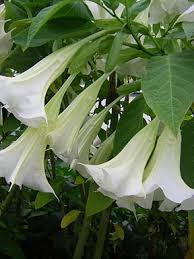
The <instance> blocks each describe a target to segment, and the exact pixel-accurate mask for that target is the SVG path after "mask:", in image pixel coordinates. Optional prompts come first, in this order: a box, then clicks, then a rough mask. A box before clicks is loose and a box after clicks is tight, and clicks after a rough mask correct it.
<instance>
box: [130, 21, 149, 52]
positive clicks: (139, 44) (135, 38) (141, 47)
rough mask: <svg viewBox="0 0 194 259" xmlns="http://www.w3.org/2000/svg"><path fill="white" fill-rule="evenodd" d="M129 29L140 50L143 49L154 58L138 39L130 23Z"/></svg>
mask: <svg viewBox="0 0 194 259" xmlns="http://www.w3.org/2000/svg"><path fill="white" fill-rule="evenodd" d="M128 29H129V31H130V33H131V35H132V36H133V38H134V40H135V41H136V43H137V45H138V46H139V49H141V50H142V51H143V52H145V53H146V54H148V55H149V56H153V53H151V52H150V51H149V50H148V49H146V48H145V47H144V46H143V44H142V43H141V40H140V39H139V38H138V36H137V35H136V34H135V33H134V31H133V30H132V27H131V25H130V23H128Z"/></svg>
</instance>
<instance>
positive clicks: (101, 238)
mask: <svg viewBox="0 0 194 259" xmlns="http://www.w3.org/2000/svg"><path fill="white" fill-rule="evenodd" d="M110 212H111V207H110V208H108V209H106V210H104V211H103V212H102V215H101V219H100V226H99V230H98V235H97V242H96V247H95V251H94V256H93V259H101V258H102V255H103V251H104V243H105V239H106V234H107V229H108V224H109V216H110Z"/></svg>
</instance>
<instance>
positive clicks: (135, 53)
mask: <svg viewBox="0 0 194 259" xmlns="http://www.w3.org/2000/svg"><path fill="white" fill-rule="evenodd" d="M138 57H141V58H148V55H147V54H145V53H144V52H143V51H141V50H138V49H133V48H126V49H122V50H121V51H120V53H119V58H118V60H117V64H123V63H125V62H128V61H129V60H132V59H135V58H138Z"/></svg>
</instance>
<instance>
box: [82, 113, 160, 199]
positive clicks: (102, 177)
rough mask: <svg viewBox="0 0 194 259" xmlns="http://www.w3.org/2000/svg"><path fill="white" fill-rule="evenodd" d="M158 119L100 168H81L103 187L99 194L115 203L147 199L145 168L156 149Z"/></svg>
mask: <svg viewBox="0 0 194 259" xmlns="http://www.w3.org/2000/svg"><path fill="white" fill-rule="evenodd" d="M158 127H159V121H158V119H157V118H156V119H154V120H153V121H152V122H151V123H150V124H148V125H147V126H146V127H144V128H143V129H142V130H141V131H139V132H138V133H137V134H136V135H135V136H134V137H133V138H132V139H131V140H130V141H129V143H128V144H127V145H126V146H125V148H124V149H123V150H122V151H121V152H120V153H119V154H118V155H117V156H116V157H114V158H113V159H111V160H110V161H108V162H106V163H103V164H100V165H87V164H81V163H80V166H81V165H82V166H83V167H84V168H85V169H86V170H87V173H88V174H89V175H90V176H91V177H92V178H93V179H94V181H95V182H96V183H97V184H98V185H99V186H100V187H99V191H100V192H102V193H103V194H105V195H106V196H109V197H111V198H113V199H118V198H121V197H125V196H131V195H134V196H137V197H145V192H144V188H143V184H142V180H143V173H144V168H145V166H146V164H147V162H148V159H149V157H150V155H151V153H152V150H153V148H154V145H155V141H156V136H157V131H158Z"/></svg>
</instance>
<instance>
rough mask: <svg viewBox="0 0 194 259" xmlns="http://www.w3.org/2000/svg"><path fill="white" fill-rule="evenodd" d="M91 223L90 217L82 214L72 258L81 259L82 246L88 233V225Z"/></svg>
mask: <svg viewBox="0 0 194 259" xmlns="http://www.w3.org/2000/svg"><path fill="white" fill-rule="evenodd" d="M90 223H91V217H87V216H86V215H85V216H84V220H83V225H82V230H81V232H80V233H79V237H78V241H77V244H76V248H75V252H74V255H73V259H81V258H82V257H83V254H84V248H85V245H86V242H87V239H88V235H89V226H90Z"/></svg>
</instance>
